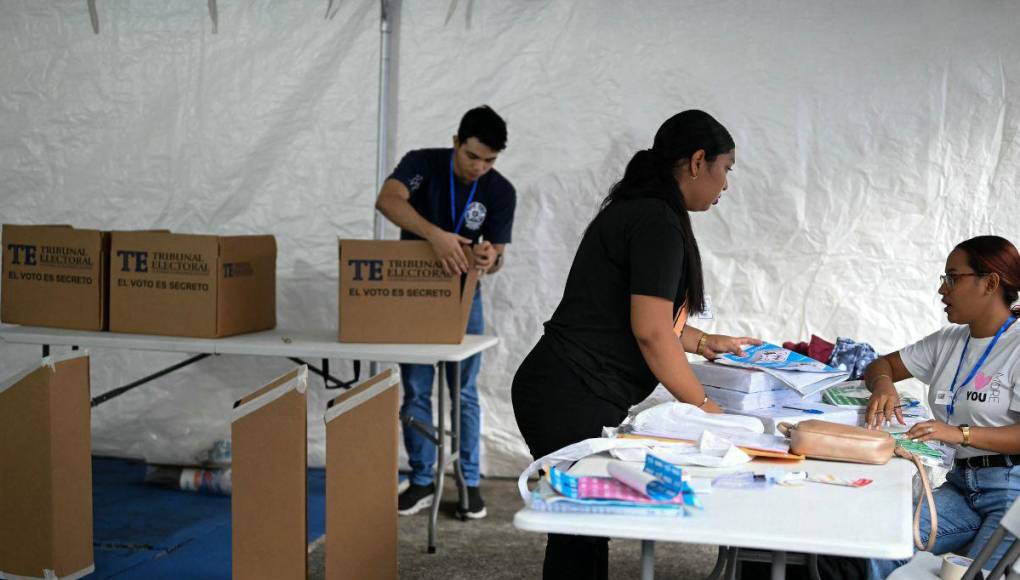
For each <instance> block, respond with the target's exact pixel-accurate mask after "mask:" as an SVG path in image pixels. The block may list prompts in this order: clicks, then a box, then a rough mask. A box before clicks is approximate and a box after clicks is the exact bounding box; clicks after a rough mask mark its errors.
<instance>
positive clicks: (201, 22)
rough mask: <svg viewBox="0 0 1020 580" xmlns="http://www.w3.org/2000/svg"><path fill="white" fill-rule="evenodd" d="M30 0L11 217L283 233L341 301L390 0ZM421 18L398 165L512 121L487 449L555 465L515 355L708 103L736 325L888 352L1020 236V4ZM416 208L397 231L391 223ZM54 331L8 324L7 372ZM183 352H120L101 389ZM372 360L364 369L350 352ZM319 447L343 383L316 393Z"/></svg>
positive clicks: (202, 434) (314, 282) (223, 433)
mask: <svg viewBox="0 0 1020 580" xmlns="http://www.w3.org/2000/svg"><path fill="white" fill-rule="evenodd" d="M334 5H335V8H336V10H337V12H336V16H335V17H334V18H332V19H326V18H324V15H325V12H326V6H327V2H324V1H322V0H315V1H311V0H309V1H301V2H286V3H282V2H275V3H274V2H264V1H257V2H236V1H233V0H219V1H218V31H217V33H216V34H213V33H212V22H211V19H210V14H209V10H208V8H207V4H206V3H204V2H188V3H182V2H170V3H167V2H159V1H156V0H133V1H123V2H115V3H113V2H110V3H104V2H100V3H99V4H98V8H99V9H98V16H99V20H100V23H101V26H100V34H98V35H97V34H94V33H93V31H92V27H91V24H90V21H89V14H88V11H87V9H86V6H85V3H79V2H69V1H68V2H46V3H40V2H34V1H32V0H10V1H8V2H5V3H4V6H3V17H2V18H0V49H2V50H3V54H4V58H3V59H2V60H0V201H2V206H0V207H2V216H0V221H3V222H4V223H70V224H73V225H75V226H79V227H90V228H100V229H138V228H170V229H172V230H174V231H179V232H185V233H217V234H238V233H272V234H274V235H276V237H277V241H278V244H279V259H278V260H279V261H278V318H279V320H280V324H281V326H287V327H292V328H294V327H300V326H319V327H322V326H329V325H332V324H334V320H335V308H336V279H337V265H336V245H335V240H336V238H337V236H341V237H351V238H370V237H372V234H373V232H372V230H373V219H374V213H373V203H374V199H375V193H376V191H375V187H376V149H377V139H376V137H377V116H378V83H379V76H378V74H379V51H380V36H379V35H380V33H379V29H380V26H379V25H380V22H379V16H380V10H379V2H378V1H377V0H343V1H342V2H336V3H334ZM395 7H396V8H398V9H399V18H398V19H397V21H396V22H395V26H394V29H393V39H392V40H393V45H392V46H393V53H392V58H393V67H392V70H393V77H392V85H391V89H392V91H393V93H392V101H391V102H393V103H394V104H395V106H394V107H393V109H392V110H391V111H390V114H389V116H388V122H389V132H390V135H392V138H393V143H392V146H391V148H390V150H389V153H390V154H391V158H390V165H392V163H393V162H395V161H396V160H397V159H398V158H399V156H400V155H402V154H403V153H404V152H406V151H408V150H410V149H414V148H419V147H429V146H445V145H447V144H448V143H449V141H450V137H451V135H452V134H453V133H454V132H455V130H456V125H457V121H458V120H459V118H460V115H461V114H462V113H463V112H464V111H465V110H467V109H468V108H470V107H473V106H476V105H479V104H482V103H487V104H489V105H491V106H493V107H494V108H495V109H496V110H497V111H498V112H499V113H500V114H502V115H503V116H504V118H506V120H507V122H508V124H509V133H510V139H509V147H508V149H507V150H506V151H505V152H504V153H503V154H502V155H501V156H500V159H499V161H498V164H497V166H498V168H499V170H500V171H501V172H502V173H503V174H504V175H506V176H507V177H508V178H509V179H510V180H511V181H512V182H513V183H514V185H515V186H516V188H517V192H518V211H517V217H516V222H515V227H514V242H513V244H512V245H511V246H510V249H509V253H508V256H507V262H506V266H505V267H504V269H503V270H502V271H501V272H500V273H499V274H497V275H495V276H493V277H491V278H489V279H486V280H485V281H484V282H483V285H484V290H483V291H484V293H485V300H486V308H487V310H486V322H487V325H488V327H489V329H490V331H491V332H492V333H494V334H497V335H499V337H500V338H501V340H502V343H501V345H500V346H499V348H498V349H496V350H494V351H491V352H490V353H487V354H486V355H485V358H484V363H483V367H482V373H481V376H480V378H479V385H480V390H481V395H482V402H483V471H484V472H485V473H486V474H487V475H490V476H491V475H515V474H516V473H517V472H519V470H520V468H521V467H523V466H524V465H525V464H526V463H527V462H528V456H527V449H526V447H525V446H524V444H523V442H522V440H521V438H520V434H519V433H518V431H517V428H516V424H515V421H514V417H513V410H512V408H511V405H510V394H509V390H510V384H511V381H512V378H513V374H514V371H515V370H516V368H517V365H518V364H519V363H520V361H521V360H522V359H523V358H524V356H525V355H526V354H527V352H528V350H529V349H530V348H531V346H532V345H533V344H534V342H535V341H536V340H537V338H538V337H539V336H540V334H541V332H542V326H541V324H542V322H544V321H545V320H547V319H548V318H549V316H550V314H551V313H552V310H553V309H554V308H555V306H556V304H557V303H558V301H559V298H560V294H561V292H562V288H563V282H564V279H565V277H566V271H567V268H568V267H569V266H570V262H571V259H572V257H573V253H574V250H575V249H576V246H577V242H578V240H579V239H580V235H581V232H582V231H583V229H584V227H585V226H586V224H587V222H588V221H589V220H590V219H591V217H592V215H593V214H594V212H595V210H596V207H597V204H598V202H599V200H600V199H601V197H602V196H604V195H605V192H606V190H607V189H608V187H609V186H610V185H611V184H612V182H613V181H614V180H615V179H618V178H619V176H620V174H621V172H622V169H623V166H624V164H625V163H626V161H627V160H628V159H629V157H630V155H631V154H632V153H633V152H634V151H635V150H637V149H639V148H644V147H648V146H650V144H651V138H652V135H653V134H654V132H655V130H656V128H657V127H658V125H659V123H661V122H662V121H663V120H664V119H665V118H667V117H668V116H669V115H671V114H673V113H675V112H678V111H680V110H682V109H686V108H701V109H704V110H706V111H709V112H710V113H712V114H713V115H714V116H716V117H717V118H718V119H719V120H720V121H722V122H723V123H724V124H725V125H727V127H728V128H729V129H730V131H731V132H732V133H733V135H734V138H735V139H736V141H737V165H736V170H735V171H734V173H733V174H732V176H731V180H730V189H729V191H727V192H726V193H725V194H724V197H723V200H722V203H720V204H719V205H718V206H716V207H715V208H713V210H712V211H710V212H708V213H706V214H700V215H697V216H695V218H694V225H695V230H696V234H697V236H698V239H699V243H700V245H701V249H702V255H703V260H704V264H705V268H706V274H707V289H708V292H709V294H710V296H711V300H712V304H713V314H714V318H713V319H712V320H703V321H698V322H697V324H700V325H701V326H703V327H704V328H706V329H708V330H712V331H722V332H729V333H740V334H754V335H758V336H762V337H764V338H767V339H770V340H773V341H782V340H789V339H798V340H800V339H805V338H807V337H808V336H809V335H810V333H816V334H818V335H820V336H823V337H825V338H828V339H829V340H835V338H836V337H837V336H848V337H852V338H854V339H856V340H861V341H866V342H870V343H872V344H873V345H874V346H875V347H876V348H877V349H879V350H880V351H888V350H891V349H895V348H897V347H899V346H902V345H904V344H906V343H908V342H910V341H913V340H916V339H918V338H920V337H922V336H924V335H925V334H927V333H929V332H932V331H934V330H935V329H937V328H938V327H939V326H940V325H942V324H944V318H943V317H942V313H941V308H939V303H938V296H937V295H936V293H935V290H936V286H937V275H938V274H939V273H940V271H941V269H942V265H943V261H944V259H945V256H946V254H947V253H948V251H949V250H950V249H951V248H952V246H953V245H954V244H956V243H957V242H959V241H962V240H963V239H965V238H967V237H970V236H972V235H977V234H983V233H995V234H998V235H1003V236H1005V237H1007V238H1010V239H1011V240H1012V241H1013V242H1014V243H1017V242H1020V236H1018V232H1020V227H1018V226H1017V223H1016V215H1017V208H1018V207H1020V136H1018V130H1017V128H1018V125H1020V88H1018V85H1017V82H1018V81H1017V79H1020V35H1017V34H1016V23H1017V22H1020V5H1017V4H1015V3H980V4H977V5H974V4H968V3H958V2H950V1H937V2H930V1H926V0H910V1H904V2H898V3H893V4H889V3H875V2H864V1H857V0H854V1H849V2H848V1H836V0H826V1H817V2H811V3H777V2H754V1H751V0H742V1H736V2H726V3H704V2H675V1H670V0H660V1H645V0H627V1H620V0H612V1H609V0H606V1H598V2H593V1H588V0H546V1H533V2H474V1H470V0H465V1H461V2H459V3H458V5H457V6H456V7H455V10H453V12H452V13H451V12H450V8H451V4H450V3H447V2H426V1H422V0H414V1H410V0H409V1H405V2H403V3H401V4H400V5H399V6H395ZM394 233H395V230H394V229H393V228H392V227H390V228H388V230H387V235H388V236H393V234H394ZM36 356H38V349H36V348H34V347H18V346H5V347H4V348H3V349H2V350H0V368H3V369H16V368H20V367H22V366H24V365H26V364H27V363H28V361H30V360H31V359H32V358H33V357H36ZM180 358H181V357H178V356H174V355H159V354H125V353H121V352H111V351H97V352H94V360H95V363H94V365H93V389H94V394H98V393H101V392H103V391H106V390H108V389H110V388H113V387H116V386H119V385H121V384H123V383H126V382H129V381H130V380H133V379H135V378H138V377H140V376H142V375H144V374H147V373H148V372H150V371H151V370H154V369H155V368H157V367H162V366H165V365H166V364H169V363H172V362H176V361H177V360H179V359H180ZM289 365H290V363H288V362H286V361H279V362H273V361H264V360H253V359H248V358H243V357H235V358H231V357H217V358H215V359H208V360H205V361H202V362H201V363H199V364H198V365H196V366H194V367H191V368H190V369H189V370H187V371H183V372H180V373H175V374H173V375H170V376H168V377H166V378H165V379H163V380H162V381H161V382H159V383H157V384H152V385H147V386H145V387H142V388H140V389H138V390H136V391H133V392H132V393H130V394H128V395H125V396H123V397H120V398H117V399H115V400H113V401H111V402H109V403H106V404H104V405H102V406H100V407H97V408H96V410H95V411H94V413H93V425H94V448H95V451H96V452H97V453H108V454H114V455H123V456H140V457H145V458H147V459H149V460H151V461H175V462H189V461H192V460H193V457H194V456H195V455H196V454H197V453H199V452H201V451H202V450H203V449H205V448H207V447H209V446H211V445H212V444H213V443H214V442H215V441H216V440H218V439H222V438H225V437H227V436H228V435H229V423H228V421H227V417H229V409H230V405H231V403H232V402H233V400H235V399H236V398H238V397H239V396H240V395H241V394H242V393H245V392H247V391H249V390H250V389H252V388H254V387H256V386H258V385H261V384H262V383H264V382H265V379H266V378H267V377H273V376H276V375H278V374H280V373H281V372H283V371H285V370H286V369H287V368H288V367H289ZM340 368H341V369H343V370H342V371H341V372H342V373H343V374H346V375H349V370H348V369H349V366H348V367H340ZM309 394H310V397H309V400H310V402H311V408H310V410H309V414H310V415H309V416H310V418H312V419H313V420H311V421H310V422H309V424H310V428H311V430H312V431H311V433H310V446H311V451H310V462H311V464H313V465H315V464H318V465H321V464H322V463H323V459H324V453H323V429H322V422H321V420H320V418H321V416H322V411H323V406H324V401H325V400H326V397H327V396H326V395H325V394H324V393H323V391H322V390H321V388H315V389H310V391H309Z"/></svg>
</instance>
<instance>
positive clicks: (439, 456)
mask: <svg viewBox="0 0 1020 580" xmlns="http://www.w3.org/2000/svg"><path fill="white" fill-rule="evenodd" d="M437 366H438V367H439V372H437V373H436V378H437V382H436V385H437V386H436V389H437V390H438V391H439V396H438V397H437V398H438V399H439V426H438V429H437V431H438V435H439V437H438V441H437V442H436V478H435V487H436V491H435V493H436V495H435V499H433V500H432V511H431V512H430V513H429V554H435V553H436V522H438V521H439V500H440V499H442V497H443V474H444V473H445V472H446V443H445V439H446V437H444V434H445V433H446V404H445V402H446V400H445V396H444V393H445V391H446V389H445V388H444V383H445V380H444V379H445V378H446V376H445V372H446V365H444V364H443V363H442V362H440V363H439V364H438V365H437Z"/></svg>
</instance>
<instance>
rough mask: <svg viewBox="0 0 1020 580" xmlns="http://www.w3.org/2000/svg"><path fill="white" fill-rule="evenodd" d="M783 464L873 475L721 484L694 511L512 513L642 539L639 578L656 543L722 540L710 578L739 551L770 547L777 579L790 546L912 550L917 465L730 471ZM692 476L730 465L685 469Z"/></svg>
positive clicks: (534, 526)
mask: <svg viewBox="0 0 1020 580" xmlns="http://www.w3.org/2000/svg"><path fill="white" fill-rule="evenodd" d="M771 467H780V468H782V469H786V470H787V471H807V472H808V473H809V474H811V473H818V474H832V475H835V476H837V477H841V478H845V479H858V478H862V477H864V478H868V479H871V480H873V482H872V483H871V484H870V485H867V486H865V487H860V488H851V487H843V486H837V485H828V484H820V483H813V482H807V483H805V484H804V485H803V486H801V487H786V486H779V485H774V486H771V487H769V488H768V489H763V490H755V489H722V488H715V489H713V490H712V492H711V493H706V494H702V495H700V496H699V499H700V500H701V501H702V503H703V504H704V508H705V509H704V511H701V512H696V513H695V514H694V515H693V516H691V517H682V518H669V517H656V516H644V517H640V516H621V515H601V514H579V513H558V512H543V511H535V510H532V509H530V508H525V509H522V510H520V511H518V512H517V514H516V515H514V526H516V527H517V528H519V529H521V530H526V531H529V532H546V533H554V534H572V535H581V536H602V537H610V538H626V539H635V540H641V577H642V579H644V580H651V578H653V576H654V564H655V562H654V559H655V551H654V548H655V542H657V541H658V542H685V543H691V544H710V545H719V546H721V548H720V555H719V561H718V562H717V564H716V568H715V570H714V571H713V573H712V577H713V578H715V577H719V576H720V575H723V574H726V573H727V572H726V568H729V571H728V574H729V577H733V574H735V572H736V565H735V564H736V557H737V550H739V549H740V548H753V549H757V550H769V551H772V553H773V554H772V578H773V579H782V578H784V577H785V571H786V554H787V552H796V553H806V554H832V555H839V556H856V557H864V558H886V559H906V558H909V557H910V556H911V555H912V554H913V536H912V529H911V522H912V505H911V481H912V478H913V475H914V473H915V471H916V469H915V468H914V464H913V463H911V462H909V461H906V460H903V459H899V458H893V459H892V460H890V461H889V463H887V464H885V465H858V464H850V463H837V462H831V461H815V460H807V461H804V462H800V463H793V464H777V463H760V462H758V461H755V462H752V463H750V464H746V465H743V466H739V467H736V468H731V469H729V470H728V471H741V470H745V471H746V470H753V471H755V472H762V471H764V470H765V469H767V468H771ZM685 469H688V470H689V472H690V473H692V474H693V475H695V476H698V475H699V474H714V475H719V474H721V473H724V472H725V471H720V470H705V469H703V468H685Z"/></svg>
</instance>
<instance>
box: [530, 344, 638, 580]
mask: <svg viewBox="0 0 1020 580" xmlns="http://www.w3.org/2000/svg"><path fill="white" fill-rule="evenodd" d="M512 398H513V405H514V415H515V416H516V418H517V427H518V428H519V429H520V430H521V435H523V436H524V442H525V443H527V444H528V449H529V450H530V451H531V455H532V457H534V458H535V459H539V458H541V457H544V456H546V455H548V454H549V453H552V452H553V451H556V450H557V449H560V448H563V447H566V446H567V445H570V444H571V443H577V442H578V441H583V440H584V439H589V438H592V437H599V436H600V435H601V434H602V427H603V426H616V425H619V424H620V422H621V421H623V419H624V418H625V417H626V416H627V410H626V409H621V408H620V407H618V406H616V405H614V404H613V403H610V402H608V401H606V400H604V399H600V398H598V397H596V396H595V395H594V394H593V393H592V392H591V391H590V390H589V389H588V388H587V387H586V386H584V384H582V383H581V381H580V379H578V378H577V375H575V374H574V373H573V372H572V371H571V370H570V369H568V368H567V367H566V365H565V364H564V363H563V362H562V361H561V360H559V359H558V358H557V357H556V355H555V354H554V353H553V352H552V350H551V349H550V348H549V344H548V339H546V338H542V339H541V340H539V341H538V344H536V345H535V348H533V349H532V350H531V352H530V353H529V354H528V356H527V358H525V359H524V362H523V363H522V364H521V367H520V368H519V369H517V374H516V375H515V376H514V384H513V389H512ZM542 575H543V577H544V578H546V579H553V578H556V579H575V578H576V579H578V580H580V579H592V580H603V579H606V578H608V577H609V539H608V538H594V537H589V536H568V535H563V534H549V541H548V543H547V544H546V546H545V564H544V566H543V568H542Z"/></svg>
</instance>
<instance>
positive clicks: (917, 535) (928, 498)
mask: <svg viewBox="0 0 1020 580" xmlns="http://www.w3.org/2000/svg"><path fill="white" fill-rule="evenodd" d="M896 455H898V456H900V457H903V458H904V459H910V460H911V461H913V462H914V467H916V468H917V473H918V475H920V476H921V487H922V488H923V490H924V497H922V498H918V500H917V507H916V508H914V546H916V547H917V549H918V550H924V551H925V552H931V549H932V548H933V547H935V536H936V534H938V532H939V516H938V512H936V511H935V498H934V496H932V493H931V484H930V483H928V472H927V471H926V470H925V469H924V465H923V464H922V463H921V459H920V458H919V457H918V456H917V455H915V454H913V453H911V452H909V451H907V450H906V449H903V448H902V447H896ZM922 501H924V502H927V503H928V513H929V514H931V531H930V532H928V544H927V545H925V544H924V543H922V542H921V502H922Z"/></svg>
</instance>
